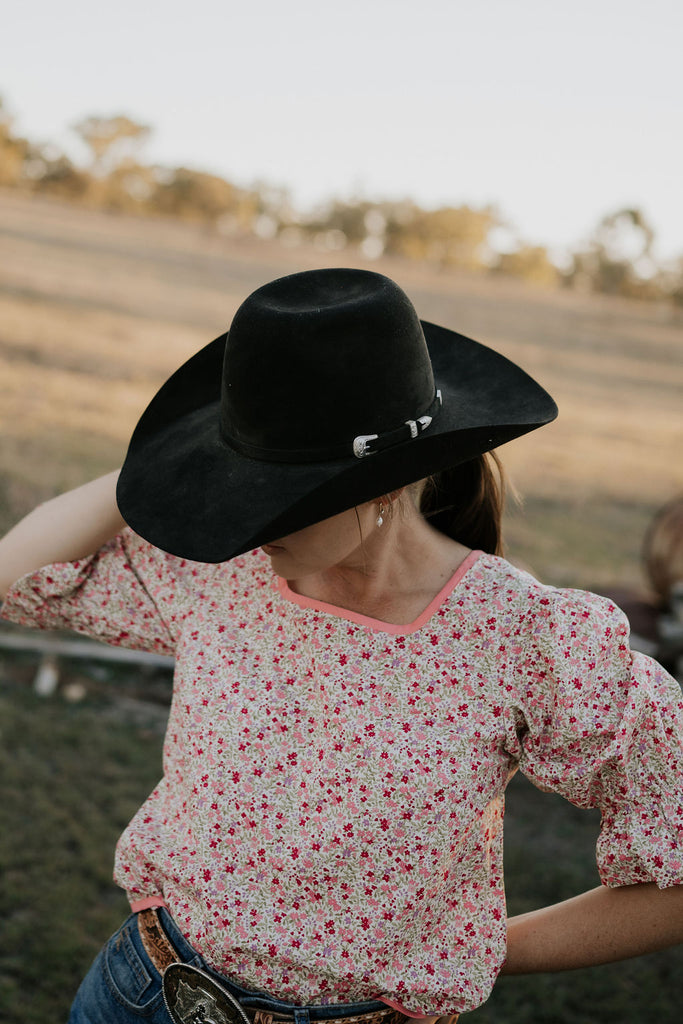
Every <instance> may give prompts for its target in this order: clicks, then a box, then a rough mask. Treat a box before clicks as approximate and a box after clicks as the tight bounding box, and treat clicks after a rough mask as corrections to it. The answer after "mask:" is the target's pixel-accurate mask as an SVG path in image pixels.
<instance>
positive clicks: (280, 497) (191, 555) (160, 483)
mask: <svg viewBox="0 0 683 1024" xmlns="http://www.w3.org/2000/svg"><path fill="white" fill-rule="evenodd" d="M421 323H422V327H423V330H424V334H425V338H426V341H427V347H428V349H429V354H430V358H431V361H432V366H433V370H434V379H435V384H436V387H437V388H440V389H441V393H442V397H443V406H442V409H441V411H440V413H439V415H438V417H436V418H435V419H434V422H433V423H432V424H431V425H430V426H429V427H428V429H427V430H426V431H424V433H421V434H419V435H418V436H417V437H416V438H414V439H413V440H409V441H405V442H403V443H401V444H398V445H395V446H393V447H391V448H387V449H385V450H384V451H381V452H378V453H377V454H373V455H369V456H366V457H365V458H362V459H358V458H356V457H355V456H354V455H353V454H352V452H351V448H350V445H349V456H348V457H346V458H340V459H333V460H329V461H326V462H307V463H303V464H294V463H283V462H266V461H263V460H260V459H253V458H248V457H246V456H244V455H241V454H240V453H239V452H237V451H235V450H234V449H233V448H231V447H230V446H229V445H227V444H226V443H225V442H224V441H223V440H222V438H221V436H220V429H219V428H220V393H221V378H222V366H223V354H224V350H225V342H226V338H227V335H225V334H223V335H221V336H220V337H219V338H216V339H215V340H214V341H212V342H210V343H209V344H208V345H206V346H205V347H204V348H203V349H201V350H200V351H199V352H198V353H196V355H194V356H192V357H191V358H190V359H189V360H188V361H187V362H186V363H184V364H183V365H182V366H181V367H180V368H179V369H178V370H177V371H176V372H175V373H174V374H173V375H172V376H171V377H170V378H169V379H168V380H167V381H166V383H165V384H164V385H163V386H162V388H161V389H160V390H159V391H158V393H157V394H156V396H155V397H154V398H153V399H152V401H151V402H150V404H149V406H148V407H147V409H146V410H145V412H144V413H143V415H142V417H141V418H140V421H139V423H138V425H137V427H136V429H135V431H134V433H133V436H132V438H131V442H130V446H129V449H128V453H127V456H126V459H125V462H124V465H123V468H122V470H121V474H120V477H119V482H118V488H117V500H118V504H119V508H120V510H121V514H122V515H123V517H124V519H125V520H126V522H127V523H128V524H129V525H130V526H131V527H132V529H133V530H135V532H136V533H138V534H140V535H141V536H142V537H144V538H145V539H146V540H148V541H149V542H150V543H152V544H154V545H155V546H156V547H159V548H161V549H162V550H164V551H168V552H170V553H171V554H174V555H179V556H181V557H183V558H188V559H191V560H194V561H200V562H223V561H227V560H228V559H230V558H233V557H235V556H236V555H238V554H242V553H243V552H245V551H249V550H251V549H252V548H255V547H258V546H259V545H261V544H267V543H268V542H270V541H274V540H277V539H279V538H281V537H284V536H286V535H288V534H290V533H294V532H295V531H296V530H300V529H303V527H305V526H309V525H310V524H311V523H314V522H319V521H320V520H322V519H327V518H328V517H330V516H332V515H335V514H336V513H338V512H342V511H344V510H345V509H348V508H352V507H353V506H354V505H358V504H361V503H362V502H364V501H369V500H372V499H373V498H376V497H377V496H379V495H381V494H386V493H388V492H389V491H392V490H395V489H397V488H399V487H402V486H404V485H406V484H408V483H412V482H413V481H414V480H419V479H421V478H423V477H425V476H429V475H430V474H432V473H436V472H438V471H439V470H441V469H444V468H446V467H448V466H455V465H458V464H459V463H462V462H467V461H468V460H470V459H473V458H475V457H476V456H478V455H481V454H482V453H483V452H486V451H490V450H492V449H493V448H497V447H499V446H500V445H502V444H505V443H506V442H508V441H511V440H513V439H514V438H516V437H520V436H521V435H522V434H526V433H528V432H529V431H531V430H534V429H536V428H537V427H540V426H542V425H543V424H545V423H549V422H550V421H551V420H553V419H554V418H555V417H556V415H557V406H556V405H555V402H554V401H553V399H552V398H551V397H550V395H549V394H548V393H547V392H546V391H545V390H544V389H543V388H542V387H541V386H540V385H539V384H538V383H537V382H536V381H535V380H533V378H532V377H530V376H529V375H528V374H527V373H526V372H525V371H524V370H522V369H521V368H520V367H519V366H517V365H516V364H515V363H513V362H511V361H510V360H509V359H507V358H506V357H505V356H502V355H500V353H498V352H495V351H494V350H493V349H491V348H488V347H487V346H486V345H482V344H481V343H480V342H477V341H474V340H473V339H471V338H466V337H465V336H464V335H461V334H457V333H456V332H455V331H450V330H448V329H446V328H444V327H439V326H437V325H436V324H431V323H429V322H427V321H421ZM254 386H255V388H257V387H258V382H256V381H255V382H254ZM351 440H352V439H351Z"/></svg>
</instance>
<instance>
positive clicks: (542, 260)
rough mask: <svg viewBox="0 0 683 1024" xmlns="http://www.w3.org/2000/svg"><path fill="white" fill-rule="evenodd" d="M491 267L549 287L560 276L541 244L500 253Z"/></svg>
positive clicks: (496, 270) (495, 270)
mask: <svg viewBox="0 0 683 1024" xmlns="http://www.w3.org/2000/svg"><path fill="white" fill-rule="evenodd" d="M491 269H492V270H493V271H494V272H496V273H501V274H509V275H510V276H512V277H521V278H522V279H523V280H524V281H530V282H532V283H533V284H538V285H545V286H549V287H552V286H553V285H556V284H557V283H558V281H559V277H560V275H559V271H558V269H557V267H556V266H555V265H554V263H552V262H551V261H550V258H549V256H548V253H547V251H546V249H544V248H543V246H541V245H522V246H520V248H519V249H517V250H516V251H515V252H503V253H500V255H499V256H498V259H497V261H496V262H495V263H494V265H493V267H492V268H491Z"/></svg>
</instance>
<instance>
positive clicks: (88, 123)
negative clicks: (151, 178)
mask: <svg viewBox="0 0 683 1024" xmlns="http://www.w3.org/2000/svg"><path fill="white" fill-rule="evenodd" d="M72 129H73V131H75V132H76V134H77V135H78V136H80V138H81V139H82V141H83V142H84V143H85V144H86V146H87V147H88V149H89V150H90V152H91V155H92V171H93V173H95V174H97V175H104V174H106V173H107V171H111V170H113V169H114V168H115V167H117V166H119V165H120V164H121V163H123V162H124V161H126V160H130V159H132V158H133V156H134V154H135V153H136V152H137V150H138V148H139V147H140V146H141V145H142V143H143V142H145V141H146V140H147V138H149V135H150V133H151V128H150V127H149V125H146V124H140V123H139V122H138V121H133V120H132V119H131V118H130V117H127V116H126V115H125V114H116V115H113V116H111V117H102V116H97V115H93V116H90V117H86V118H84V119H83V120H82V121H78V122H77V123H76V124H74V125H72Z"/></svg>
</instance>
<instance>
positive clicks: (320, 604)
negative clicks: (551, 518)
mask: <svg viewBox="0 0 683 1024" xmlns="http://www.w3.org/2000/svg"><path fill="white" fill-rule="evenodd" d="M482 554H483V552H482V551H470V553H469V555H468V556H467V558H465V559H464V561H462V562H461V563H460V565H459V566H458V568H457V569H456V570H455V573H454V574H453V576H451V578H450V579H449V581H448V583H446V585H445V586H444V587H442V589H441V590H440V591H439V593H438V594H437V595H436V597H435V598H434V599H433V600H432V601H430V602H429V604H428V605H427V607H426V608H425V610H424V611H423V612H420V614H419V615H418V617H417V618H416V619H415V621H414V622H408V623H406V624H405V625H398V624H396V623H394V622H383V621H382V620H381V619H373V618H371V617H370V616H369V615H361V614H360V612H354V611H351V610H350V609H348V608H339V607H338V606H337V605H334V604H327V602H325V601H316V600H314V598H312V597H305V596H304V595H303V594H297V593H296V592H295V591H294V590H292V589H291V588H290V586H289V583H288V582H287V580H286V579H284V578H283V577H282V576H279V577H278V581H277V585H278V589H279V591H280V594H281V596H282V597H284V598H285V600H287V601H293V602H294V604H298V605H299V607H300V608H312V609H313V610H314V611H320V612H326V613H327V614H328V615H334V616H335V618H337V619H349V620H350V621H351V622H357V623H358V624H359V625H361V626H369V627H370V629H374V630H376V631H377V632H381V633H391V634H392V635H393V636H407V634H408V633H415V632H416V631H417V630H418V629H421V628H422V626H424V624H425V622H427V621H428V620H429V619H431V617H432V615H433V614H434V613H435V612H436V611H437V610H438V609H439V608H440V607H441V605H442V604H443V602H444V601H445V599H446V598H447V597H448V595H449V594H450V593H451V592H452V591H453V590H454V589H455V587H456V586H457V585H458V583H459V582H460V580H461V579H462V578H463V576H464V575H465V573H466V572H467V571H468V570H469V569H471V568H472V566H473V565H474V563H475V562H476V561H477V559H478V558H479V556H480V555H482ZM401 1012H403V1011H401Z"/></svg>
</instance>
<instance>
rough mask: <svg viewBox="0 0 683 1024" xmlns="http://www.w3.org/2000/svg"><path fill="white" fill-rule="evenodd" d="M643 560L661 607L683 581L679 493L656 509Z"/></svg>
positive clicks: (682, 506) (682, 518)
mask: <svg viewBox="0 0 683 1024" xmlns="http://www.w3.org/2000/svg"><path fill="white" fill-rule="evenodd" d="M643 560H644V562H645V569H646V571H647V574H648V577H649V579H650V583H651V584H652V587H653V589H654V590H655V592H656V594H657V596H658V597H659V599H660V601H661V602H662V604H663V605H664V606H666V605H667V604H668V602H669V600H670V598H671V590H672V588H673V587H674V585H675V584H676V583H680V582H683V494H679V495H678V497H676V498H674V499H673V501H671V502H669V504H668V505H665V506H664V508H662V509H660V511H659V512H658V513H657V515H656V516H655V518H654V519H653V521H652V523H651V524H650V527H649V529H648V531H647V533H646V535H645V541H644V543H643Z"/></svg>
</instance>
